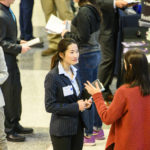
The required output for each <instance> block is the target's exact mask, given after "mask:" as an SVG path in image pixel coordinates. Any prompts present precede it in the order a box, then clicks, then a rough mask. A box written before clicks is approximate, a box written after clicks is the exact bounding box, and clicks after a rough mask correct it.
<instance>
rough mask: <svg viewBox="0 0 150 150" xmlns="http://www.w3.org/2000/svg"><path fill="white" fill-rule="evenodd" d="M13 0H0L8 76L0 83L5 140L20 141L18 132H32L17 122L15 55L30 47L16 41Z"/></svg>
mask: <svg viewBox="0 0 150 150" xmlns="http://www.w3.org/2000/svg"><path fill="white" fill-rule="evenodd" d="M13 2H14V0H11V1H10V0H0V46H1V47H2V48H3V50H4V55H5V60H6V65H7V68H8V73H9V77H8V79H7V80H6V82H5V83H4V84H3V85H2V92H3V95H4V99H5V104H6V105H5V107H4V112H5V128H6V133H7V140H8V141H13V142H16V141H17V142H21V141H24V140H25V137H24V136H20V135H18V134H20V133H24V134H25V133H32V132H33V129H31V128H23V127H22V126H21V125H20V124H19V120H20V118H21V107H22V106H21V89H22V87H21V82H20V72H19V68H18V65H17V59H16V56H17V55H18V54H19V53H25V52H27V51H28V50H29V49H30V47H27V46H21V45H20V43H22V42H23V41H17V24H16V18H15V15H14V14H13V12H12V10H11V9H10V5H11V4H12V3H13ZM24 42H25V41H24Z"/></svg>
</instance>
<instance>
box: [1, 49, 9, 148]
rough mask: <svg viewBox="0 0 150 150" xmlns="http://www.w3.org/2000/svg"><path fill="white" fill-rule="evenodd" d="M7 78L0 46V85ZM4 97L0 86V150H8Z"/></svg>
mask: <svg viewBox="0 0 150 150" xmlns="http://www.w3.org/2000/svg"><path fill="white" fill-rule="evenodd" d="M7 78H8V72H7V66H6V62H5V58H4V52H3V49H2V48H1V47H0V86H1V85H2V84H3V83H4V82H5V81H6V79H7ZM4 106H5V102H4V97H3V93H2V90H1V87H0V150H8V148H7V140H6V134H5V126H4V121H5V115H4V108H3V107H4Z"/></svg>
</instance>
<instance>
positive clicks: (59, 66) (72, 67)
mask: <svg viewBox="0 0 150 150" xmlns="http://www.w3.org/2000/svg"><path fill="white" fill-rule="evenodd" d="M70 67H71V70H72V72H73V79H71V77H70V76H69V74H68V73H67V72H66V71H65V70H64V68H63V66H62V64H61V63H60V62H59V63H58V73H59V74H64V75H65V76H66V77H68V78H69V80H70V81H71V83H72V85H73V87H74V89H75V91H76V94H77V96H78V95H79V94H80V89H79V86H78V83H77V81H76V76H77V69H76V68H75V67H74V66H73V65H71V66H70Z"/></svg>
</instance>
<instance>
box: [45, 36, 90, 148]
mask: <svg viewBox="0 0 150 150" xmlns="http://www.w3.org/2000/svg"><path fill="white" fill-rule="evenodd" d="M78 58H79V52H78V46H77V44H76V42H75V41H74V40H72V39H68V38H66V39H62V40H61V41H60V42H59V44H58V52H57V53H56V55H54V57H53V58H52V62H51V69H52V70H51V71H50V72H49V73H48V74H47V76H46V79H45V108H46V111H47V112H49V113H52V116H51V122H50V136H51V140H52V145H53V149H54V150H60V149H61V150H82V147H83V134H84V133H83V128H84V127H85V126H86V122H85V120H84V117H83V115H84V110H85V109H87V108H89V107H90V106H91V103H89V102H88V100H85V101H83V100H82V99H81V97H80V96H81V91H82V88H81V87H82V86H81V81H80V78H79V74H78V71H77V69H76V68H75V67H74V66H73V65H76V64H77V63H78Z"/></svg>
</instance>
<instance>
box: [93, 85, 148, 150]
mask: <svg viewBox="0 0 150 150" xmlns="http://www.w3.org/2000/svg"><path fill="white" fill-rule="evenodd" d="M93 99H94V102H95V104H96V108H97V110H98V113H99V115H100V117H101V119H102V121H103V122H104V123H105V124H107V125H109V124H112V126H111V129H110V132H109V136H108V139H107V144H106V150H112V148H111V147H112V145H113V144H115V147H114V150H150V95H149V96H144V97H143V96H141V93H140V89H139V87H134V88H129V87H128V85H123V86H121V87H120V88H119V89H118V90H117V91H116V93H115V96H114V99H113V101H112V103H111V105H110V106H109V108H107V106H106V105H105V103H104V99H103V97H102V94H101V93H96V94H94V95H93Z"/></svg>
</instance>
